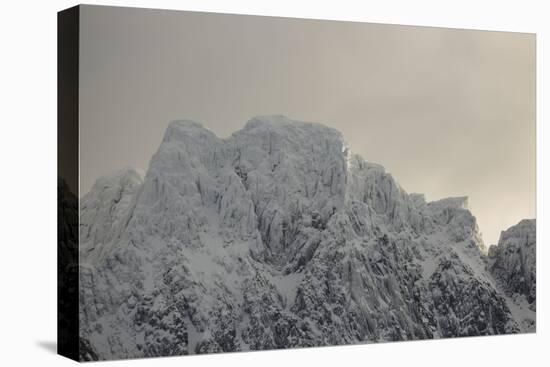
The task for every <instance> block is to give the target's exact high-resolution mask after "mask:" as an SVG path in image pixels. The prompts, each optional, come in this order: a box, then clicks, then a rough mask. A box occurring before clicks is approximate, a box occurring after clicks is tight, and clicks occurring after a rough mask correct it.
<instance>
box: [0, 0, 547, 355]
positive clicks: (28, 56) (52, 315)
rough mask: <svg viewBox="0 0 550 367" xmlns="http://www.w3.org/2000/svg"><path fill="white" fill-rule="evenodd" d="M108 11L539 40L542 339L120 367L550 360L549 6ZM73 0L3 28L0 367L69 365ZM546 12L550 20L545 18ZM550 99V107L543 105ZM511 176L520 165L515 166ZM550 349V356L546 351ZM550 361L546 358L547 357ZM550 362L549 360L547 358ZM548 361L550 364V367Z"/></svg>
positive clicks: (22, 11)
mask: <svg viewBox="0 0 550 367" xmlns="http://www.w3.org/2000/svg"><path fill="white" fill-rule="evenodd" d="M89 3H97V4H104V5H124V6H140V7H155V8H167V9H181V10H201V11H216V12H228V13H244V14H261V15H280V16H290V17H305V18H320V19H339V20H356V21H367V22H376V23H395V24H410V25H428V26H444V27H459V28H475V29H489V30H507V31H522V32H536V33H537V65H538V68H537V89H538V90H537V110H538V115H537V188H538V193H537V195H538V196H537V200H538V210H537V224H538V231H537V237H538V238H537V242H538V246H537V247H538V253H537V259H538V264H537V278H538V279H537V284H538V287H537V288H538V289H537V290H538V295H537V303H538V304H537V309H538V313H537V317H538V320H537V329H538V331H537V334H536V335H517V336H499V337H477V338H462V339H454V340H438V341H422V342H404V343H391V344H378V345H366V346H346V347H326V348H313V349H301V350H291V351H276V352H255V353H234V354H223V355H211V356H193V357H176V358H157V359H145V360H135V361H121V362H106V363H104V364H102V365H105V366H107V365H111V364H112V365H117V366H127V365H128V366H129V365H136V366H146V365H147V366H148V365H153V364H154V365H155V366H168V365H171V366H175V365H179V366H181V365H186V366H214V365H219V364H223V365H224V366H258V365H260V366H269V365H277V366H285V365H288V366H291V365H292V366H293V365H305V366H307V365H331V366H334V365H342V364H345V365H348V364H349V365H351V364H360V365H367V364H368V365H383V366H388V365H389V366H391V365H419V366H442V365H443V366H470V365H472V366H477V365H482V366H493V365H497V366H513V365H516V366H538V365H543V364H546V365H548V364H547V363H548V360H550V355H549V354H548V353H547V352H546V349H548V348H550V325H549V320H550V318H549V316H548V307H549V306H548V295H549V292H548V287H549V284H550V282H548V281H547V275H548V271H547V270H546V269H545V268H546V266H548V265H549V264H550V260H549V259H548V254H550V252H549V251H546V250H545V246H546V245H548V232H549V231H548V220H547V215H546V214H547V213H548V207H549V206H548V195H547V192H546V191H545V190H544V186H545V183H546V185H548V169H544V168H543V164H544V162H547V161H548V148H547V147H545V146H544V145H543V142H544V141H546V142H548V139H549V137H548V128H547V126H545V125H546V124H545V122H546V117H547V115H548V105H549V102H548V98H549V94H548V90H549V88H550V84H549V82H550V81H549V73H548V71H547V69H545V66H546V67H548V66H549V65H550V55H549V53H550V31H549V25H548V24H549V23H550V22H549V21H548V14H550V12H549V11H548V10H546V9H545V3H546V2H545V1H528V0H524V1H504V0H501V1H483V0H478V1H469V0H461V1H442V0H440V1H435V0H434V1H427V0H409V1H407V0H402V1H394V0H390V1H383V2H382V1H380V2H376V3H375V2H369V1H356V2H352V1H346V0H338V1H331V2H324V1H309V2H308V1H305V0H302V1H298V0H294V1H291V0H288V1H287V0H270V1H259V0H256V1H254V0H250V1H245V0H231V1H227V0H226V1H223V0H217V1H214V0H211V1H208V0H194V1H105V2H96V1H90V2H89ZM75 4H76V3H75V2H71V1H10V2H7V1H6V2H3V4H2V5H3V6H2V9H1V11H2V15H1V17H2V19H1V22H0V27H1V32H0V41H1V42H0V52H1V53H0V63H1V67H0V73H1V74H0V76H1V78H0V88H1V89H0V90H1V91H2V95H1V101H2V102H1V107H0V116H1V119H0V127H1V130H0V139H1V141H0V168H1V169H0V185H1V186H0V224H1V226H0V230H1V234H2V237H1V238H2V239H1V240H0V246H1V250H0V272H1V274H0V287H1V289H0V365H3V366H17V365H29V366H32V365H40V366H50V365H69V364H71V363H74V362H71V361H69V360H67V359H65V358H62V357H60V356H57V355H56V354H55V353H54V350H55V339H56V231H57V227H56V221H57V214H56V210H57V205H56V192H57V189H56V185H57V173H56V12H57V11H59V10H62V9H64V8H67V7H70V6H73V5H75ZM545 15H546V19H545ZM544 101H546V105H545V102H544ZM510 169H511V170H513V169H514V168H513V167H510ZM545 348H546V349H545ZM545 357H546V358H545ZM545 359H546V361H545ZM545 362H546V363H545Z"/></svg>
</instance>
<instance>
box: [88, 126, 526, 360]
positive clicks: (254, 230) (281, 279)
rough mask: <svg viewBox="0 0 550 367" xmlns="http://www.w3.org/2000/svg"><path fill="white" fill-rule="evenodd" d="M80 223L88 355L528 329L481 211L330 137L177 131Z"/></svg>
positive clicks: (316, 132)
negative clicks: (418, 185)
mask: <svg viewBox="0 0 550 367" xmlns="http://www.w3.org/2000/svg"><path fill="white" fill-rule="evenodd" d="M80 215H81V223H80V241H81V244H83V245H82V247H81V254H84V256H82V255H81V274H80V281H81V289H80V320H81V338H82V341H83V343H84V344H85V345H86V346H89V347H90V348H92V349H93V352H94V353H87V354H86V356H90V355H97V357H98V358H99V359H111V358H115V359H116V358H130V357H141V356H160V355H179V354H194V353H209V352H222V351H239V350H258V349H271V348H289V347H300V346H320V345H336V344H349V343H368V342H380V341H390V340H413V339H425V338H440V337H454V336H466V335H492V334H502V333H513V332H519V331H520V330H523V328H521V327H520V325H519V324H518V321H520V322H522V321H521V320H516V318H515V316H514V314H513V313H512V312H511V309H510V307H511V306H512V303H510V298H509V296H508V294H507V293H506V292H505V291H503V290H502V287H501V286H500V285H499V284H497V283H498V282H497V281H496V280H495V277H494V276H493V274H494V272H491V271H489V270H488V266H489V262H488V259H487V257H486V255H485V247H484V245H483V242H482V241H481V238H480V236H479V232H478V228H477V224H476V220H475V217H474V216H473V215H472V214H471V213H470V211H469V210H468V207H467V199H466V198H449V199H444V200H440V201H436V202H426V201H425V199H424V197H423V196H422V195H420V194H408V193H407V192H405V191H404V190H403V189H402V188H401V187H400V186H399V185H398V184H397V182H396V181H395V180H394V178H393V177H392V176H391V175H390V174H388V173H387V172H385V170H384V168H383V167H382V166H380V165H377V164H373V163H370V162H367V161H365V160H364V159H363V158H361V157H359V156H357V155H354V154H352V153H351V151H350V149H349V147H347V145H346V143H345V142H344V140H343V138H342V135H341V134H340V133H339V132H338V131H336V130H334V129H332V128H328V127H325V126H323V125H320V124H315V123H306V122H298V121H292V120H290V119H288V118H286V117H283V116H266V117H256V118H253V119H251V120H250V121H249V122H248V123H247V124H246V125H245V127H244V128H243V129H242V130H240V131H238V132H236V133H234V134H233V135H232V136H231V137H229V138H227V139H220V138H218V137H216V136H215V134H213V133H212V132H211V131H209V130H207V129H205V128H204V127H202V126H201V125H200V124H198V123H196V122H193V121H188V120H184V121H176V122H173V123H171V124H170V126H169V127H168V129H167V131H166V133H165V136H164V138H163V141H162V143H161V145H160V147H159V149H158V151H157V153H156V154H155V155H154V156H153V158H152V160H151V163H150V166H149V169H148V171H147V173H146V175H145V177H144V179H143V182H141V179H140V178H139V176H137V175H135V174H134V173H133V172H132V171H131V170H125V171H121V172H117V173H115V174H114V175H112V176H110V177H106V178H101V179H100V180H98V183H96V185H94V187H93V188H92V190H91V191H90V193H88V194H87V195H86V197H85V198H84V199H83V200H82V201H81V214H80ZM533 243H534V238H533ZM87 349H89V348H88V347H87ZM83 356H84V355H83ZM83 358H84V357H83Z"/></svg>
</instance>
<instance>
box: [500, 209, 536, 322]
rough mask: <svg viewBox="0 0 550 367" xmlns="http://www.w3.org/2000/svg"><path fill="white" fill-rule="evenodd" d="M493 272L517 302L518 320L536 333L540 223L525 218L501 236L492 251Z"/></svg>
mask: <svg viewBox="0 0 550 367" xmlns="http://www.w3.org/2000/svg"><path fill="white" fill-rule="evenodd" d="M489 264H490V270H491V273H492V274H493V276H494V277H495V279H496V280H497V282H498V284H499V286H500V287H501V289H503V290H504V292H505V293H506V295H507V296H508V297H509V298H510V299H511V300H512V301H513V306H512V307H513V308H515V311H516V313H517V314H518V317H517V318H518V321H519V322H520V323H521V324H522V325H523V327H524V329H526V330H529V331H535V319H536V317H535V316H536V315H535V312H536V282H537V276H536V222H535V220H534V219H524V220H522V221H521V222H519V223H518V224H516V225H515V226H513V227H510V228H509V229H507V230H506V231H503V232H502V233H501V234H500V239H499V241H498V245H497V246H491V247H490V248H489Z"/></svg>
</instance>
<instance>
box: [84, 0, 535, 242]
mask: <svg viewBox="0 0 550 367" xmlns="http://www.w3.org/2000/svg"><path fill="white" fill-rule="evenodd" d="M80 54H81V64H80V78H81V84H80V93H81V94H80V98H81V100H80V144H81V148H80V149H81V151H80V160H81V171H80V174H81V177H80V179H81V181H80V190H81V194H83V193H85V192H87V191H88V190H89V189H90V187H91V185H92V184H93V182H94V180H95V179H96V178H97V177H99V176H101V175H104V174H107V173H110V172H112V171H114V170H116V169H119V168H122V167H126V166H132V167H136V168H138V169H141V170H143V171H145V170H146V169H147V166H148V164H149V160H150V158H151V156H152V155H153V154H154V153H155V151H156V149H157V148H158V146H159V144H160V141H161V139H162V135H163V133H164V130H165V128H166V126H167V125H168V123H169V122H170V121H171V120H176V119H183V118H190V119H194V120H196V121H199V122H201V123H202V124H203V125H204V126H206V127H208V128H210V129H211V130H212V131H214V132H215V133H216V134H217V135H218V136H220V137H227V136H229V135H230V134H231V133H232V132H234V131H236V130H238V129H240V128H242V127H243V126H244V124H245V122H246V121H247V120H248V119H250V118H251V117H253V116H256V115H266V114H283V115H286V116H288V117H290V118H292V119H296V120H304V121H315V122H321V123H324V124H326V125H329V126H332V127H335V128H336V129H338V130H340V131H341V132H342V133H343V135H344V137H345V139H346V140H347V141H348V143H349V145H350V147H351V149H352V151H354V152H355V153H358V154H360V155H362V156H363V157H364V158H365V159H366V160H368V161H372V162H376V163H380V164H382V165H383V166H385V167H386V168H387V170H388V171H389V172H391V173H392V174H393V175H394V177H395V178H396V180H397V181H398V182H399V183H400V184H401V186H402V187H403V188H404V189H405V190H406V191H408V192H421V193H424V194H426V198H427V199H428V200H436V199H440V198H444V197H448V196H463V195H464V196H469V197H470V206H471V209H472V212H473V214H474V215H475V216H476V217H477V219H478V223H479V226H480V229H481V231H482V233H483V238H484V240H485V242H486V244H493V243H496V242H497V240H498V236H499V234H500V231H501V230H502V229H506V228H508V227H509V226H511V225H513V224H516V223H517V222H518V221H519V220H520V219H523V218H534V217H535V203H536V199H535V36H534V35H530V34H519V33H504V32H487V31H467V30H455V29H443V28H426V27H404V26H389V25H378V24H367V23H352V22H334V21H317V20H303V19H287V18H271V17H255V16H236V15H220V14H206V13H189V12H176V11H173V12H172V11H156V10H137V9H128V8H110V7H93V6H92V7H91V6H85V7H84V8H83V10H82V17H81V51H80Z"/></svg>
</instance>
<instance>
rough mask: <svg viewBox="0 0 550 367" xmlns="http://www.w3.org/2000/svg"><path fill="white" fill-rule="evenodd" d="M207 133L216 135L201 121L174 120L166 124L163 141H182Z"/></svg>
mask: <svg viewBox="0 0 550 367" xmlns="http://www.w3.org/2000/svg"><path fill="white" fill-rule="evenodd" d="M201 135H202V136H204V135H209V137H215V138H217V136H216V135H215V134H214V133H213V132H212V131H211V130H209V129H207V128H206V127H204V126H203V125H202V124H201V123H199V122H196V121H193V120H190V119H183V120H174V121H172V122H170V124H168V127H167V128H166V132H165V133H164V138H163V142H172V141H183V140H185V139H186V138H188V137H196V136H201Z"/></svg>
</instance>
